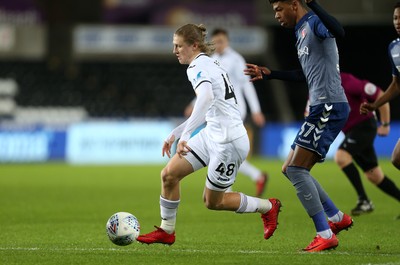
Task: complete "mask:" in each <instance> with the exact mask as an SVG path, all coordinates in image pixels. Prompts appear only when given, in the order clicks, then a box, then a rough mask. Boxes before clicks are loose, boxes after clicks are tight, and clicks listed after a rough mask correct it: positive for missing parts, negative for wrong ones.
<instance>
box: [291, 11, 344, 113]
mask: <svg viewBox="0 0 400 265" xmlns="http://www.w3.org/2000/svg"><path fill="white" fill-rule="evenodd" d="M295 33H296V40H297V41H296V48H297V54H298V57H299V61H300V64H301V67H302V69H303V73H304V76H305V78H306V80H307V84H308V89H309V97H310V106H315V105H319V104H323V103H337V102H347V98H346V95H345V93H344V90H343V87H342V85H341V80H340V69H339V54H338V48H337V45H336V40H335V38H334V36H333V35H332V34H331V33H330V32H329V31H328V29H327V28H326V27H325V25H324V24H323V23H322V22H321V20H320V19H319V17H318V16H317V15H315V14H314V12H312V11H311V12H308V13H307V14H306V15H305V16H304V17H303V18H302V19H301V20H300V21H299V22H298V23H297V25H296V27H295Z"/></svg>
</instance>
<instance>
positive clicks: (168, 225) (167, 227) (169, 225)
mask: <svg viewBox="0 0 400 265" xmlns="http://www.w3.org/2000/svg"><path fill="white" fill-rule="evenodd" d="M175 224H176V218H174V219H168V220H164V219H161V225H160V228H161V229H162V230H164V231H165V232H167V233H168V234H172V233H173V232H174V231H175Z"/></svg>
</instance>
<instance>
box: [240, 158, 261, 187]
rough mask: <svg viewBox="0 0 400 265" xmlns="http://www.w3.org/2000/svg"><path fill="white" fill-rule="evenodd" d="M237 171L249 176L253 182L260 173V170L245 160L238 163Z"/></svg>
mask: <svg viewBox="0 0 400 265" xmlns="http://www.w3.org/2000/svg"><path fill="white" fill-rule="evenodd" d="M239 172H240V173H242V174H244V175H246V176H248V177H250V178H251V180H253V181H254V182H255V181H257V180H258V179H259V178H260V176H261V175H262V172H261V171H260V170H259V169H258V168H256V167H255V166H253V165H252V164H250V163H249V162H248V161H247V160H245V161H243V163H242V164H241V165H240V167H239Z"/></svg>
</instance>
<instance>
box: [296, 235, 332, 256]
mask: <svg viewBox="0 0 400 265" xmlns="http://www.w3.org/2000/svg"><path fill="white" fill-rule="evenodd" d="M338 245H339V240H338V239H337V237H336V235H335V234H332V237H331V238H328V239H326V238H322V237H321V236H320V235H317V236H316V237H314V240H313V241H312V242H311V243H310V244H309V245H308V246H307V247H306V248H304V249H303V250H304V251H307V252H318V251H323V250H328V249H335V248H336V247H337V246H338Z"/></svg>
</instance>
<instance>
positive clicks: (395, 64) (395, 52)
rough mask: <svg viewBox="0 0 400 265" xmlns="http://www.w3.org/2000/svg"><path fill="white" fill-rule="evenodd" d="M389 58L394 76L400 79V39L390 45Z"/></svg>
mask: <svg viewBox="0 0 400 265" xmlns="http://www.w3.org/2000/svg"><path fill="white" fill-rule="evenodd" d="M388 51H389V58H390V62H391V64H392V75H393V76H397V77H400V38H397V39H395V40H394V41H392V42H391V43H390V44H389V49H388Z"/></svg>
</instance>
